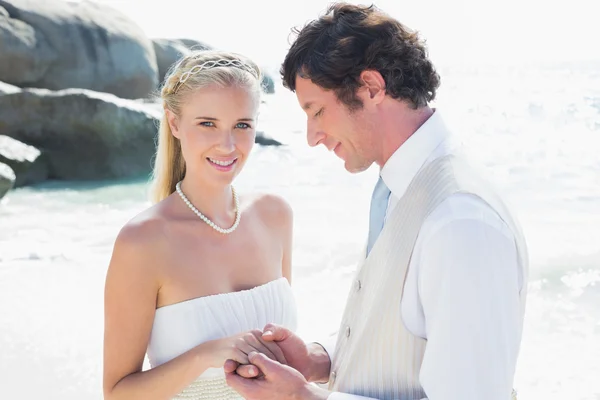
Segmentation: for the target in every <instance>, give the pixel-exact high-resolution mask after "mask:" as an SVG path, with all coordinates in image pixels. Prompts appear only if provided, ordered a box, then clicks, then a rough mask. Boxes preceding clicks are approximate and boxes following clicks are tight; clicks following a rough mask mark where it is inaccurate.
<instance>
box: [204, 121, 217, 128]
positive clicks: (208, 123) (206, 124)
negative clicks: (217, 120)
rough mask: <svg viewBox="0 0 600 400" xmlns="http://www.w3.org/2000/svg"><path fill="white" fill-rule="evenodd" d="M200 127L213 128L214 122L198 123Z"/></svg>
mask: <svg viewBox="0 0 600 400" xmlns="http://www.w3.org/2000/svg"><path fill="white" fill-rule="evenodd" d="M200 125H201V126H209V127H213V126H215V124H214V122H211V121H204V122H200Z"/></svg>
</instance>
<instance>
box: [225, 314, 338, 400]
mask: <svg viewBox="0 0 600 400" xmlns="http://www.w3.org/2000/svg"><path fill="white" fill-rule="evenodd" d="M234 345H235V346H236V349H235V351H234V352H233V354H237V355H238V356H236V360H234V359H231V358H229V359H227V360H226V361H225V364H224V370H225V374H226V379H227V384H228V385H229V386H231V387H232V388H233V389H234V390H236V391H237V392H238V393H240V394H241V395H242V396H243V397H244V398H245V399H248V400H254V399H260V400H270V399H278V400H284V399H299V398H300V399H325V398H326V397H325V395H324V394H323V393H318V396H317V393H315V389H314V387H313V385H310V384H309V383H308V382H311V381H313V380H314V376H313V375H315V374H314V368H313V365H312V364H313V362H312V359H311V355H310V350H309V347H307V345H306V344H305V343H304V341H303V340H302V339H301V338H300V337H299V336H297V335H296V334H294V333H293V332H292V331H290V330H289V329H286V328H284V327H282V326H278V325H275V324H268V325H267V326H265V328H264V329H263V331H260V330H254V331H250V332H247V333H245V334H242V335H240V336H238V337H237V339H236V340H235V341H234ZM246 360H248V361H247V363H246ZM328 368H329V367H328V366H327V369H328Z"/></svg>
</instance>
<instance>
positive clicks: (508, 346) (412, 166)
mask: <svg viewBox="0 0 600 400" xmlns="http://www.w3.org/2000/svg"><path fill="white" fill-rule="evenodd" d="M458 151H459V146H458V143H457V142H456V140H455V139H454V138H452V136H451V134H450V132H449V130H448V129H447V128H446V126H445V124H444V122H443V120H442V117H441V115H440V112H439V111H438V110H436V111H435V112H434V114H433V115H432V116H431V117H430V118H429V119H428V120H427V121H426V122H425V124H423V125H422V126H421V128H420V129H419V130H418V131H417V132H415V133H414V134H413V135H412V136H411V137H410V138H409V139H408V141H406V142H405V143H404V144H403V145H402V146H401V147H400V148H399V149H398V150H397V151H396V152H395V153H394V154H393V155H392V156H391V158H390V159H389V160H388V161H387V163H386V164H385V165H384V167H383V168H382V170H381V177H382V178H383V180H384V182H385V184H386V185H387V186H388V188H389V189H390V191H391V195H390V198H389V202H388V209H387V211H386V216H387V215H390V213H391V211H392V210H393V209H394V207H395V206H396V204H397V202H398V199H399V198H400V197H402V195H403V194H404V192H405V191H406V189H407V187H408V185H409V183H410V182H411V180H412V179H413V178H414V177H415V175H416V174H417V172H418V171H419V170H420V169H421V168H422V167H423V166H425V165H426V164H427V163H429V162H430V161H432V160H435V159H436V158H437V157H440V156H444V155H447V154H450V153H453V154H455V153H457V152H458ZM517 257H518V256H517V249H516V245H515V239H514V236H513V234H512V232H511V230H510V229H509V228H508V226H507V225H506V224H505V223H504V222H503V221H502V220H501V219H500V217H499V216H498V215H497V214H496V213H495V212H494V211H493V210H492V209H491V208H490V207H489V206H488V205H487V204H486V203H484V202H483V201H482V200H480V199H479V198H478V197H475V196H472V195H469V194H455V195H453V196H451V197H449V198H448V199H447V200H445V201H444V202H443V203H442V204H441V205H440V206H439V207H438V208H437V209H436V210H435V211H434V212H433V213H432V214H431V215H430V216H429V217H428V218H427V219H426V220H425V223H424V224H423V226H422V228H421V230H420V233H419V236H418V238H417V241H416V244H415V248H414V253H413V257H412V259H411V262H410V264H409V270H408V274H407V277H406V279H407V280H406V285H405V291H404V297H403V299H402V304H401V310H399V312H401V317H402V320H403V322H404V324H405V326H406V328H407V329H408V330H409V331H410V332H411V333H412V334H414V335H416V336H419V337H422V338H425V339H427V347H426V351H425V355H424V359H423V363H422V366H421V371H420V375H419V380H420V383H421V385H422V387H423V389H424V391H425V393H426V394H427V399H429V400H459V399H460V400H475V399H478V400H479V399H486V400H507V399H506V398H502V397H499V395H498V394H497V391H496V390H495V389H496V388H498V387H506V384H507V382H508V384H509V385H512V382H513V377H514V372H515V368H516V362H517V357H518V352H519V346H520V341H521V329H522V328H521V327H522V315H521V308H520V299H519V292H520V289H521V287H522V285H523V271H521V268H520V266H519V263H518V261H517ZM398 279H401V277H398ZM323 345H324V347H325V349H326V350H327V351H328V352H329V354H333V353H332V351H333V350H334V349H335V342H333V341H329V342H324V343H323ZM351 399H356V400H358V399H366V397H362V396H355V395H350V394H344V393H338V392H334V393H332V394H331V395H330V396H329V397H328V400H351Z"/></svg>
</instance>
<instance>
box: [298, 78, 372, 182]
mask: <svg viewBox="0 0 600 400" xmlns="http://www.w3.org/2000/svg"><path fill="white" fill-rule="evenodd" d="M296 97H297V98H298V102H299V103H300V107H302V109H303V110H304V111H305V112H306V115H307V125H306V136H307V141H308V144H309V146H317V145H319V144H322V145H323V146H325V147H326V148H327V149H328V150H329V151H333V152H334V153H335V154H336V155H337V156H338V157H339V158H341V159H342V160H344V167H345V168H346V170H347V171H349V172H351V173H357V172H361V171H364V170H366V169H368V168H369V167H370V166H371V164H373V162H374V161H375V159H376V157H375V154H376V153H377V147H376V145H375V143H376V142H375V140H374V139H375V133H376V132H374V127H375V125H374V124H373V121H371V120H372V118H370V116H369V115H368V114H367V112H366V111H365V110H364V109H358V110H356V111H350V110H349V109H348V107H347V106H346V105H344V104H343V103H341V102H340V101H339V100H338V98H337V96H336V94H335V93H334V92H333V91H331V90H325V89H323V88H321V87H320V86H318V85H316V84H315V83H313V82H312V81H311V80H310V79H306V78H302V77H300V76H297V77H296Z"/></svg>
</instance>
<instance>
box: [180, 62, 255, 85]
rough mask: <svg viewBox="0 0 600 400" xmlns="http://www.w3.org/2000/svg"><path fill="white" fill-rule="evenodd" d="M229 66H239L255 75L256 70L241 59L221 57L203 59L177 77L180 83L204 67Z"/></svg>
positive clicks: (204, 68)
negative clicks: (203, 60) (200, 62)
mask: <svg viewBox="0 0 600 400" xmlns="http://www.w3.org/2000/svg"><path fill="white" fill-rule="evenodd" d="M231 66H233V67H236V68H241V69H243V70H245V71H248V72H250V73H251V74H252V75H256V71H255V70H254V69H253V68H252V67H251V66H250V65H248V64H246V63H245V62H243V61H241V60H237V59H233V60H228V59H225V58H221V59H219V60H211V61H205V62H203V63H202V64H198V65H194V66H193V67H192V68H191V69H190V70H189V71H187V72H184V73H183V74H181V77H180V78H179V83H181V84H183V83H185V81H187V80H188V79H189V78H190V76H192V75H195V74H197V73H198V72H200V71H204V70H206V69H211V68H215V67H231Z"/></svg>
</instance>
